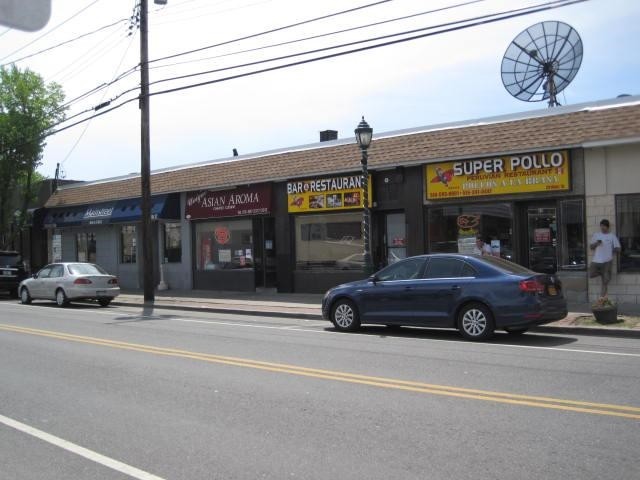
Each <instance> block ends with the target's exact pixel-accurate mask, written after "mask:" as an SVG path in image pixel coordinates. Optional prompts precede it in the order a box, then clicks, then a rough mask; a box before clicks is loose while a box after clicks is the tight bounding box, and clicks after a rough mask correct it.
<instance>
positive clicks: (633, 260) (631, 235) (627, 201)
mask: <svg viewBox="0 0 640 480" xmlns="http://www.w3.org/2000/svg"><path fill="white" fill-rule="evenodd" d="M616 227H617V233H618V238H619V239H620V245H621V247H622V249H621V251H620V256H619V258H620V263H619V265H618V271H619V272H640V195H638V194H635V195H618V196H616Z"/></svg>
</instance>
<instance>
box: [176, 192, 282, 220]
mask: <svg viewBox="0 0 640 480" xmlns="http://www.w3.org/2000/svg"><path fill="white" fill-rule="evenodd" d="M269 213H271V185H270V184H261V185H251V186H248V187H238V188H234V189H232V190H220V191H211V190H203V191H199V192H190V193H188V194H187V205H186V209H185V216H186V218H187V219H190V220H198V219H203V218H217V217H239V216H244V215H265V214H269Z"/></svg>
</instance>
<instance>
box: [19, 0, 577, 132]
mask: <svg viewBox="0 0 640 480" xmlns="http://www.w3.org/2000/svg"><path fill="white" fill-rule="evenodd" d="M586 1H588V0H554V1H551V2H547V3H544V4H539V5H535V6H530V7H525V8H520V9H513V10H507V11H503V12H498V13H495V14H492V18H484V17H486V16H479V17H473V18H468V19H466V20H460V21H458V22H457V23H464V22H470V23H466V24H464V25H457V26H451V27H449V28H446V29H442V30H438V31H436V32H429V33H424V34H421V35H415V36H413V37H407V38H402V39H397V40H392V41H389V42H384V43H380V44H376V45H369V46H366V47H361V48H358V49H353V50H348V51H344V52H337V53H334V54H330V55H324V56H321V57H314V58H311V59H306V60H301V61H298V62H293V63H288V64H283V65H277V66H274V67H269V68H265V69H261V70H255V71H252V72H245V73H241V74H237V75H232V76H229V77H224V78H218V79H215V80H209V81H206V82H200V83H196V84H190V85H184V86H181V87H176V88H171V89H167V90H160V91H156V92H151V93H150V94H149V96H154V95H165V94H169V93H173V92H177V91H182V90H187V89H192V88H197V87H201V86H205V85H211V84H214V83H221V82H225V81H229V80H235V79H238V78H243V77H248V76H253V75H258V74H261V73H266V72H271V71H275V70H281V69H285V68H290V67H295V66H299V65H304V64H307V63H312V62H317V61H321V60H327V59H330V58H336V57H340V56H344V55H350V54H353V53H358V52H363V51H367V50H372V49H376V48H381V47H385V46H390V45H396V44H400V43H404V42H409V41H413V40H418V39H421V38H426V37H430V36H435V35H441V34H444V33H450V32H453V31H458V30H464V29H467V28H472V27H476V26H480V25H487V24H491V23H496V22H500V21H504V20H509V19H512V18H517V17H521V16H526V15H531V14H534V13H539V12H543V11H547V10H553V9H556V8H561V7H566V6H570V5H575V4H578V3H584V2H586ZM134 90H138V88H132V89H129V90H126V91H124V92H121V93H120V94H118V95H116V96H115V97H114V98H113V99H111V100H109V101H108V102H106V103H105V105H104V106H101V105H98V106H96V107H94V108H93V109H88V110H85V111H83V112H80V113H78V114H75V115H73V116H72V117H69V118H67V119H65V120H63V121H60V122H58V123H56V124H54V125H52V126H51V128H55V127H57V126H59V125H62V124H63V123H66V122H68V121H69V120H70V119H72V118H75V117H77V116H79V115H82V114H84V113H87V112H89V111H91V110H94V111H96V112H97V113H95V114H93V115H91V116H89V117H86V118H83V119H81V120H78V121H76V122H74V123H72V124H70V125H65V126H64V127H61V128H58V129H55V130H51V131H50V132H48V133H47V134H45V135H43V136H42V137H39V138H34V139H32V141H39V140H43V139H44V138H46V137H49V136H52V135H55V134H57V133H60V132H63V131H65V130H68V129H70V128H73V127H75V126H77V125H80V124H82V123H85V122H88V121H90V120H92V119H93V118H96V117H99V116H102V115H105V114H107V113H110V112H112V111H114V110H117V109H119V108H122V107H124V106H125V105H127V104H129V103H131V102H133V101H136V100H139V96H136V97H133V98H129V99H127V100H125V101H123V102H121V103H119V104H117V105H114V106H111V107H110V108H106V109H103V108H104V107H106V106H107V105H110V104H111V102H112V101H114V100H115V99H117V98H120V97H122V96H123V95H125V94H127V93H129V92H131V91H134ZM98 110H101V111H98ZM25 143H26V142H25Z"/></svg>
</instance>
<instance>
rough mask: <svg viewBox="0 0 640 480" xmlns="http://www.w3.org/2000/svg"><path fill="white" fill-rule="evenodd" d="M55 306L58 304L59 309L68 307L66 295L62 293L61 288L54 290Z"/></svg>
mask: <svg viewBox="0 0 640 480" xmlns="http://www.w3.org/2000/svg"><path fill="white" fill-rule="evenodd" d="M56 304H58V306H59V307H66V306H67V305H69V299H68V298H67V294H66V293H64V290H63V289H61V288H59V289H58V290H56Z"/></svg>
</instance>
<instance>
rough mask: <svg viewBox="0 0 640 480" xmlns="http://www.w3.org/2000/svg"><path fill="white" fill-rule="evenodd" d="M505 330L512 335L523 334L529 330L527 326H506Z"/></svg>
mask: <svg viewBox="0 0 640 480" xmlns="http://www.w3.org/2000/svg"><path fill="white" fill-rule="evenodd" d="M504 329H505V331H506V332H507V333H509V334H511V335H522V334H523V333H525V332H526V331H527V330H529V329H528V328H527V327H504Z"/></svg>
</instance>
